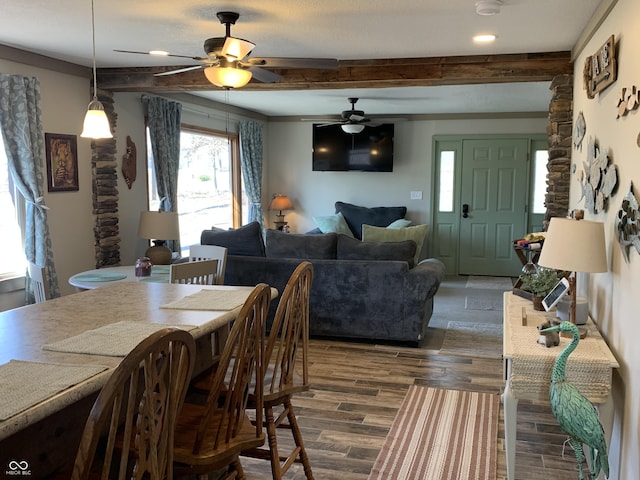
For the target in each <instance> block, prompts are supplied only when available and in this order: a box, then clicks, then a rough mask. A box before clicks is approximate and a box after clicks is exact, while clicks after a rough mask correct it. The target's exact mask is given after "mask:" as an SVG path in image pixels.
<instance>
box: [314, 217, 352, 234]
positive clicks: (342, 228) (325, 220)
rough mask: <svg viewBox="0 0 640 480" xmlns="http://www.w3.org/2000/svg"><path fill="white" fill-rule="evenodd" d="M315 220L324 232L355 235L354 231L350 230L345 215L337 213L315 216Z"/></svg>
mask: <svg viewBox="0 0 640 480" xmlns="http://www.w3.org/2000/svg"><path fill="white" fill-rule="evenodd" d="M313 221H314V222H316V225H317V226H318V228H319V229H320V231H321V232H322V233H344V234H345V235H349V236H351V237H353V233H351V230H349V225H347V222H346V221H345V219H344V215H342V214H341V213H336V214H335V215H328V216H326V217H313Z"/></svg>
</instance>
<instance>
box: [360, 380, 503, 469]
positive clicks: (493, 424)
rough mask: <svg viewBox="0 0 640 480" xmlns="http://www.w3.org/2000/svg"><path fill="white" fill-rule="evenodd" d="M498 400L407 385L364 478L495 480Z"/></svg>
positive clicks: (492, 395) (481, 395)
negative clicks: (373, 461) (371, 466)
mask: <svg viewBox="0 0 640 480" xmlns="http://www.w3.org/2000/svg"><path fill="white" fill-rule="evenodd" d="M499 408H500V402H499V396H498V395H496V394H489V393H479V392H466V391H460V390H445V389H441V388H430V387H421V386H415V385H412V386H411V387H409V390H408V391H407V394H406V396H405V398H404V400H403V402H402V405H401V406H400V409H399V410H398V413H397V415H396V418H395V419H394V421H393V424H392V425H391V429H390V431H389V434H388V435H387V438H386V440H385V442H384V445H383V446H382V449H381V450H380V453H379V454H378V458H377V459H376V461H375V464H374V466H373V469H372V470H371V473H370V474H369V480H389V479H394V480H444V479H447V480H461V479H465V480H473V479H475V480H495V478H496V456H497V437H498V411H499Z"/></svg>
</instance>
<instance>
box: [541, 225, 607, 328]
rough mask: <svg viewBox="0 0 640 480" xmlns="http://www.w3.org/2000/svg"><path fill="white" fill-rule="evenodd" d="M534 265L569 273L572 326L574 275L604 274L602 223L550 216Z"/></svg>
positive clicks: (605, 259)
mask: <svg viewBox="0 0 640 480" xmlns="http://www.w3.org/2000/svg"><path fill="white" fill-rule="evenodd" d="M538 265H540V266H543V267H547V268H555V269H556V270H566V271H570V272H573V273H572V275H571V276H570V278H569V284H570V295H571V305H570V308H569V311H570V313H569V320H570V321H571V322H572V323H574V324H575V323H576V273H577V272H585V273H599V272H606V271H608V269H607V257H606V250H605V241H604V224H603V223H602V222H591V221H589V220H573V219H571V218H560V217H554V218H552V219H551V221H550V222H549V228H548V229H547V233H546V235H545V240H544V244H543V246H542V252H541V253H540V258H539V259H538Z"/></svg>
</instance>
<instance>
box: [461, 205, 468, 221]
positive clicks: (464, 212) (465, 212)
mask: <svg viewBox="0 0 640 480" xmlns="http://www.w3.org/2000/svg"><path fill="white" fill-rule="evenodd" d="M462 217H463V218H469V204H468V203H464V204H463V205H462Z"/></svg>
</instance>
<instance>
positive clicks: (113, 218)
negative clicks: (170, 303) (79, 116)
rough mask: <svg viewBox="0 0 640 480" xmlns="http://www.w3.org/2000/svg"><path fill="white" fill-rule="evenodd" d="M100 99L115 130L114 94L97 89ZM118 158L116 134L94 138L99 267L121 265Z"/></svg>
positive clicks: (95, 234)
mask: <svg viewBox="0 0 640 480" xmlns="http://www.w3.org/2000/svg"><path fill="white" fill-rule="evenodd" d="M98 100H100V101H101V102H102V105H104V110H105V112H106V114H107V118H108V119H109V124H110V125H111V131H112V132H115V130H116V124H117V119H118V116H117V115H116V113H115V111H114V108H113V94H112V93H111V92H108V91H105V90H100V89H98ZM117 167H118V161H117V159H116V138H115V136H114V138H106V139H99V140H92V141H91V171H92V173H93V213H94V215H95V216H96V217H95V225H94V227H93V232H94V237H95V258H96V268H100V267H107V266H111V265H120V227H119V216H118V174H117Z"/></svg>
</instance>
